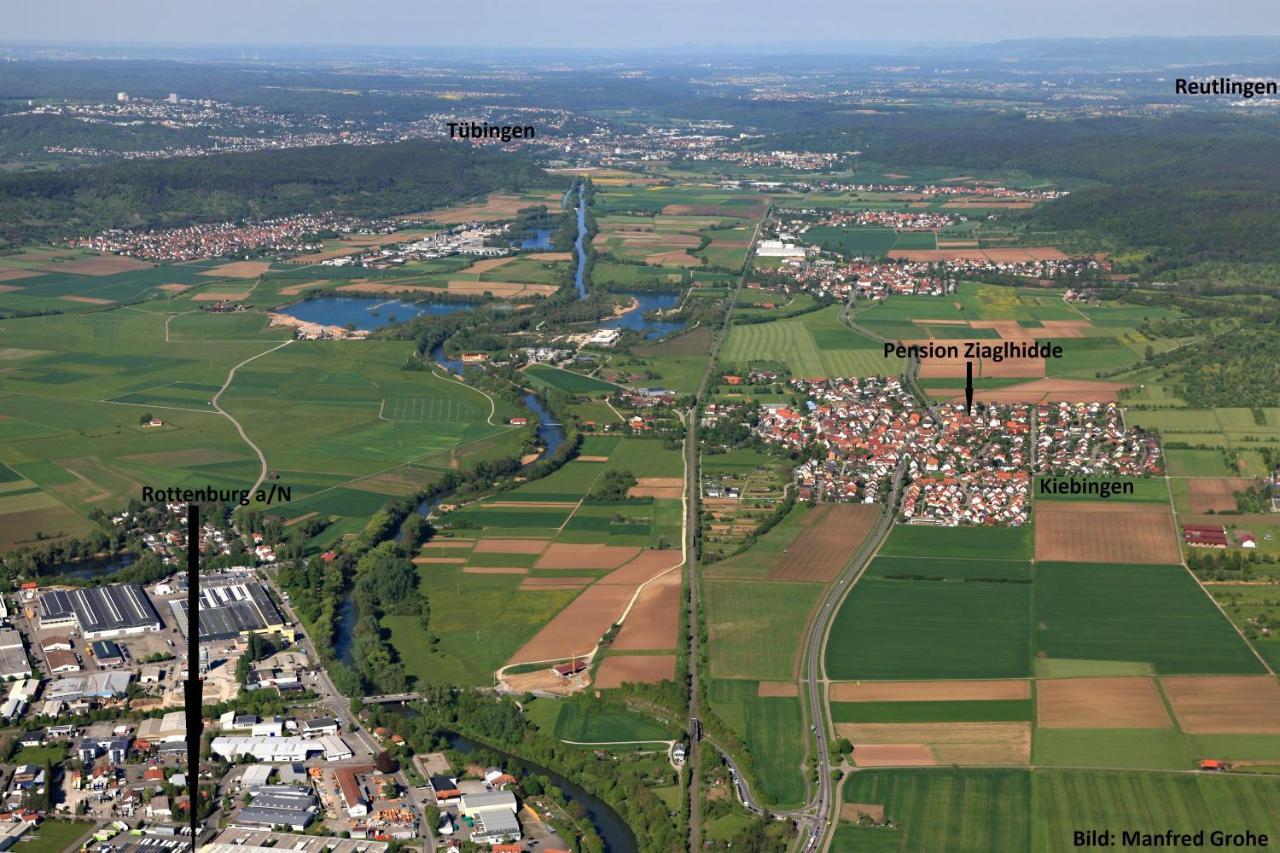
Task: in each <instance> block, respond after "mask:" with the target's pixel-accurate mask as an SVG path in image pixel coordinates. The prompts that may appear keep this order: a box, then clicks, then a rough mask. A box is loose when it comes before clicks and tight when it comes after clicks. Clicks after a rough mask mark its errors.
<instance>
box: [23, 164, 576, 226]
mask: <svg viewBox="0 0 1280 853" xmlns="http://www.w3.org/2000/svg"><path fill="white" fill-rule="evenodd" d="M552 183H553V181H552V179H550V178H549V177H548V176H547V175H546V173H545V172H543V171H542V170H541V169H539V168H537V167H536V166H534V165H532V164H531V163H530V162H529V161H527V160H525V159H522V158H519V157H513V156H509V155H503V154H493V153H489V152H486V151H482V150H476V149H473V148H470V147H469V146H462V145H450V144H447V143H436V142H421V141H410V142H398V143H394V144H390V145H373V146H365V147H354V146H346V145H341V146H325V147H319V148H296V149H291V150H285V151H260V152H253V153H246V154H225V155H218V156H212V157H185V158H180V159H174V160H163V161H141V162H125V163H113V164H110V165H105V166H94V167H90V168H84V169H72V170H67V171H60V172H35V173H27V174H13V175H6V176H3V177H0V248H5V247H13V246H16V245H19V244H22V243H29V242H32V241H49V240H56V239H62V238H65V237H67V236H70V235H73V234H84V233H92V232H96V231H99V230H102V229H105V228H121V227H124V228H155V227H169V226H178V225H190V224H193V223H199V222H221V221H227V220H236V219H242V218H248V217H255V218H267V217H273V216H286V215H291V214H297V213H308V212H312V213H318V212H321V211H326V210H332V211H335V212H338V213H342V214H350V215H354V216H369V217H379V216H392V215H396V214H404V213H413V212H416V211H420V210H425V209H427V208H430V207H434V206H437V205H442V204H445V203H454V202H458V201H460V200H463V199H466V198H470V197H472V196H477V195H480V194H483V193H487V192H491V191H494V190H524V189H527V188H528V187H530V186H536V185H550V184H552Z"/></svg>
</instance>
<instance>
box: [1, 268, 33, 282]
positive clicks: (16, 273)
mask: <svg viewBox="0 0 1280 853" xmlns="http://www.w3.org/2000/svg"><path fill="white" fill-rule="evenodd" d="M36 275H40V273H38V272H36V271H35V270H0V281H17V280H18V279H20V278H31V277H32V276H36Z"/></svg>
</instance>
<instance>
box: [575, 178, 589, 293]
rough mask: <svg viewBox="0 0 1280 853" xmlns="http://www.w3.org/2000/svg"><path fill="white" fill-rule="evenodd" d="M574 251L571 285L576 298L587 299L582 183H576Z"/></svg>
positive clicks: (584, 197) (584, 199)
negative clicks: (575, 258)
mask: <svg viewBox="0 0 1280 853" xmlns="http://www.w3.org/2000/svg"><path fill="white" fill-rule="evenodd" d="M573 248H574V251H576V252H577V253H578V268H577V270H576V271H575V272H574V275H573V283H574V285H575V286H576V287H577V288H578V298H579V299H586V298H587V197H586V195H585V194H584V193H583V190H582V182H581V181H579V182H578V239H577V240H574V241H573Z"/></svg>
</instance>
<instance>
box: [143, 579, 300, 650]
mask: <svg viewBox="0 0 1280 853" xmlns="http://www.w3.org/2000/svg"><path fill="white" fill-rule="evenodd" d="M169 607H170V608H172V609H173V614H174V617H175V618H176V619H177V620H178V627H179V628H181V629H182V634H183V636H186V635H187V602H186V600H185V599H178V600H175V601H170V602H169ZM276 633H287V631H286V625H285V620H284V616H283V615H281V613H280V608H278V607H276V603H275V602H274V601H272V600H271V596H270V595H268V594H267V591H266V590H265V589H263V587H262V584H260V583H258V582H257V581H255V580H242V581H233V582H229V583H222V584H211V585H206V584H204V583H202V584H201V585H200V641H201V642H212V641H216V640H230V639H234V638H235V637H241V636H246V637H247V636H248V635H249V634H276Z"/></svg>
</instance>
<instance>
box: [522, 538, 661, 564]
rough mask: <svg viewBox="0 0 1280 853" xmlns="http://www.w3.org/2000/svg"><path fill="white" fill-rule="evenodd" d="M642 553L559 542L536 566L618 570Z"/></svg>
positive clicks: (629, 547)
mask: <svg viewBox="0 0 1280 853" xmlns="http://www.w3.org/2000/svg"><path fill="white" fill-rule="evenodd" d="M639 553H640V549H639V548H635V547H632V546H622V545H566V544H562V543H559V542H557V543H556V544H554V545H552V546H551V547H549V548H547V550H546V551H544V552H543V553H542V556H541V557H539V558H538V562H537V563H535V564H534V566H533V567H534V568H535V569H616V568H617V567H618V566H621V565H622V564H623V563H625V562H627V560H630V559H632V558H633V557H635V556H636V555H637V554H639Z"/></svg>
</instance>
